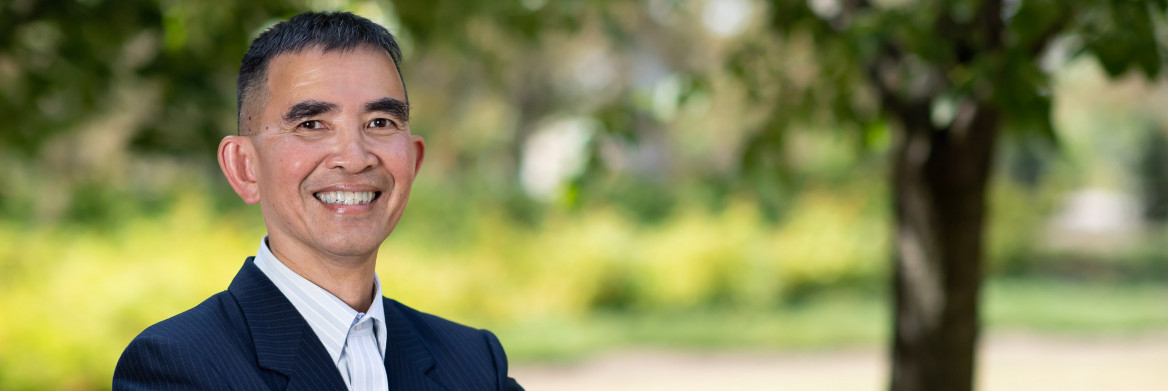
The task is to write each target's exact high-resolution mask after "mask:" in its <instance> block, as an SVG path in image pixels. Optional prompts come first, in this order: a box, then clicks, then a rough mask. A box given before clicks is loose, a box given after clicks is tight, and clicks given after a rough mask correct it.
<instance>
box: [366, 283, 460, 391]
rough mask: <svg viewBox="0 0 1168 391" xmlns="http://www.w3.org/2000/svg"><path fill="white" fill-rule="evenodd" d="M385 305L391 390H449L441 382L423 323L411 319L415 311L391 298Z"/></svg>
mask: <svg viewBox="0 0 1168 391" xmlns="http://www.w3.org/2000/svg"><path fill="white" fill-rule="evenodd" d="M382 305H383V306H384V307H385V320H386V322H385V323H386V329H387V330H388V333H387V334H388V337H389V338H388V341H387V343H386V346H385V373H387V374H389V389H391V390H403V389H404V390H414V389H421V390H434V391H438V390H446V389H447V388H446V387H444V386H443V384H442V382H441V380H440V379H439V376H438V368H436V365H435V360H434V354H433V353H432V352H431V351H430V347H429V345H428V344H427V343H426V340H425V339H424V338H423V336H422V333H421V332H420V331H419V330H420V326H421V324H419V323H417V321H418V319H417V318H416V317H411V316H409V315H410V313H409V312H410V311H412V310H409V309H408V308H406V307H405V306H403V305H401V304H400V303H398V302H397V301H394V300H391V299H388V298H387V299H384V300H382ZM427 330H428V329H427ZM423 387H424V388H423Z"/></svg>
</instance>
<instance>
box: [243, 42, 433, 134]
mask: <svg viewBox="0 0 1168 391" xmlns="http://www.w3.org/2000/svg"><path fill="white" fill-rule="evenodd" d="M360 49H368V50H372V51H374V52H382V53H385V54H386V55H388V56H389V60H390V62H392V63H393V67H394V70H395V71H397V77H398V81H400V82H401V85H402V94H403V95H404V98H405V103H406V104H407V105H409V103H410V95H409V93H407V92H406V80H405V75H402V73H401V66H400V65H398V60H397V59H396V58H394V55H393V53H392V52H390V51H388V50H385V48H383V47H381V46H379V45H376V44H373V43H369V42H362V43H359V44H357V45H353V46H343V47H328V45H324V44H322V43H310V44H307V45H302V46H299V47H292V48H288V49H286V50H282V51H278V52H276V53H273V54H272V55H271V56H269V57H268V58H267V60H266V61H264V63H263V66H262V67H261V68H260V69H259V70H258V71H257V72H256V74H255V76H256V77H255V80H256V82H255V83H251V84H248V85H247V87H248V88H244V89H243V90H242V91H239V108H238V111H239V115H238V118H237V120H238V123H237V124H236V133H237V134H238V135H240V136H248V135H251V134H252V133H253V132H250V131H249V132H244V129H246V123H247V120H249V119H251V116H250V115H248V116H247V120H245V119H244V117H245V116H244V113H251V111H252V109H255V107H252V106H254V105H255V104H258V103H260V102H259V101H257V98H263V103H264V104H265V105H266V103H267V101H269V100H270V99H271V83H269V80H270V77H269V76H270V75H271V69H272V62H274V61H276V59H278V58H280V57H281V56H284V55H299V54H304V53H305V52H312V51H319V52H320V53H322V54H328V53H331V52H339V53H340V54H350V53H355V52H357V51H358V50H360ZM249 107H252V108H251V109H249Z"/></svg>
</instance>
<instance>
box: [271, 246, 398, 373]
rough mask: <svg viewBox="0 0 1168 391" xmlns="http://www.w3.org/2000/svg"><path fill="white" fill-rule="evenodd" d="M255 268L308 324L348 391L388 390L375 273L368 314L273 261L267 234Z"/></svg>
mask: <svg viewBox="0 0 1168 391" xmlns="http://www.w3.org/2000/svg"><path fill="white" fill-rule="evenodd" d="M255 265H256V267H258V268H259V269H260V271H262V272H263V273H264V275H266V276H267V277H268V279H270V280H272V283H273V284H275V285H276V288H278V289H279V290H280V292H281V293H283V294H284V296H286V297H287V298H288V301H291V302H292V306H294V307H296V311H299V312H300V316H303V317H304V320H306V321H308V325H309V326H311V327H312V331H313V332H315V333H316V336H317V338H319V339H320V342H321V343H323V344H324V348H325V350H327V351H328V353H329V356H330V357H332V359H333V362H334V363H336V364H337V370H338V371H340V373H341V377H342V378H344V379H345V385H347V386H348V387H349V390H385V389H388V388H389V382H388V379H387V377H386V374H385V334H386V331H385V307H383V306H382V299H381V281H380V280H378V278H377V275H376V274H374V275H373V289H374V292H373V305H370V306H369V312H366V313H360V312H357V311H356V310H354V309H353V308H352V307H349V305H348V304H345V302H344V301H341V299H339V298H337V297H336V296H335V295H333V294H332V293H329V292H328V291H326V290H324V288H321V287H320V286H318V285H316V284H314V283H312V281H309V280H308V279H305V278H304V277H302V276H300V275H299V274H296V272H294V271H292V269H289V268H288V266H285V265H284V263H283V262H280V260H278V259H276V256H275V255H274V254H272V250H271V249H269V248H268V237H267V236H264V238H263V240H261V241H260V249H259V251H258V252H257V253H256V256H255Z"/></svg>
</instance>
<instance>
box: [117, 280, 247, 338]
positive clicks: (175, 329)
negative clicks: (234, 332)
mask: <svg viewBox="0 0 1168 391" xmlns="http://www.w3.org/2000/svg"><path fill="white" fill-rule="evenodd" d="M233 311H234V312H238V311H239V306H238V305H236V304H235V300H234V299H233V298H232V297H231V294H230V293H228V292H227V291H223V292H219V293H217V294H215V295H213V296H211V297H210V298H207V299H206V300H203V302H202V303H199V305H196V306H195V307H193V308H191V309H188V310H186V311H183V312H182V313H179V314H178V315H175V316H172V317H170V318H168V319H166V320H163V321H161V322H158V323H155V324H154V325H152V326H150V327H147V328H146V329H145V330H143V331H142V333H141V334H139V335H138V337H137V338H135V339H142V338H169V339H174V340H176V341H179V342H181V341H187V342H191V343H194V344H201V343H203V342H205V340H206V339H207V338H210V337H222V336H221V334H223V333H225V332H229V331H231V327H230V323H231V318H232V316H230V314H231V312H233Z"/></svg>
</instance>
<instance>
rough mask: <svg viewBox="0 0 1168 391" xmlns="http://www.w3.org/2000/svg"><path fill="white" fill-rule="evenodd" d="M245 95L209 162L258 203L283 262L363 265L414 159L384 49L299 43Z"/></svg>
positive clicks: (406, 185) (398, 205)
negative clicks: (237, 120) (231, 130)
mask: <svg viewBox="0 0 1168 391" xmlns="http://www.w3.org/2000/svg"><path fill="white" fill-rule="evenodd" d="M257 95H261V96H256V97H252V98H250V99H251V101H250V102H245V106H247V108H246V109H245V110H244V111H245V112H246V114H244V115H245V116H246V118H244V120H243V125H244V126H245V127H246V133H247V136H229V137H227V138H225V139H224V141H223V143H221V144H220V148H219V149H220V150H219V159H220V165H221V167H222V168H223V171H224V174H226V176H227V177H228V180H229V182H231V184H232V187H233V188H235V190H236V192H237V193H239V195H240V196H241V197H243V199H244V201H246V202H248V203H255V202H259V203H260V207H261V209H262V210H263V215H264V223H265V224H266V225H267V228H268V244H269V246H270V247H271V248H272V251H273V252H275V253H276V256H277V257H278V258H280V259H281V260H284V261H285V262H289V261H292V262H298V261H297V260H295V259H296V258H300V259H301V260H305V258H306V257H311V258H316V259H317V260H324V261H334V262H345V263H350V262H373V261H374V259H375V258H376V254H377V248H378V247H379V246H380V245H381V243H382V242H383V241H384V240H385V238H386V237H388V236H389V234H390V232H392V231H393V228H394V226H395V225H397V222H398V220H399V219H400V218H401V215H402V211H403V210H404V209H405V206H406V200H407V199H408V198H409V194H410V187H411V185H412V184H413V181H414V178H415V176H416V175H417V172H418V168H419V167H420V166H421V163H422V156H423V152H424V150H425V144H424V143H423V141H422V139H421V137H419V136H415V135H412V134H410V129H409V110H408V107H407V106H406V104H405V89H404V87H403V86H402V83H401V78H400V77H399V76H398V73H397V70H396V69H395V67H394V64H393V59H392V58H391V57H390V56H389V54H388V53H386V52H385V51H384V50H379V49H374V48H372V47H359V48H357V49H355V50H352V51H330V52H322V51H320V50H317V49H308V50H304V51H301V52H299V53H284V54H281V55H279V56H277V57H275V58H273V59H272V60H271V63H270V64H269V65H268V71H267V91H266V93H260V94H257Z"/></svg>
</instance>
